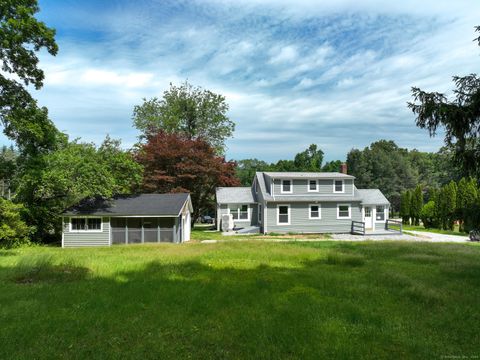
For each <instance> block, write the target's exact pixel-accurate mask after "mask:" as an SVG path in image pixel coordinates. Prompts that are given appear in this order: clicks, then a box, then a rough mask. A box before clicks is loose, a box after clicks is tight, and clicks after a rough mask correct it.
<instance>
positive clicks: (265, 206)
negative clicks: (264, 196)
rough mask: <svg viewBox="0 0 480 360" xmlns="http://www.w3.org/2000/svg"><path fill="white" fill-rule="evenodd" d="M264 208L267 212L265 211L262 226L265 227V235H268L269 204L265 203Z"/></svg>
mask: <svg viewBox="0 0 480 360" xmlns="http://www.w3.org/2000/svg"><path fill="white" fill-rule="evenodd" d="M263 208H264V209H265V210H263V219H264V220H263V223H262V225H263V233H264V234H266V233H267V225H268V202H267V201H265V202H264V203H263Z"/></svg>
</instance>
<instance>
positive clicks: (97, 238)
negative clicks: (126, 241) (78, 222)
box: [63, 217, 110, 247]
mask: <svg viewBox="0 0 480 360" xmlns="http://www.w3.org/2000/svg"><path fill="white" fill-rule="evenodd" d="M102 226H103V228H102V231H101V232H96V231H91V232H90V231H84V232H81V231H70V217H65V218H64V224H63V246H64V247H82V246H110V218H108V217H104V218H102Z"/></svg>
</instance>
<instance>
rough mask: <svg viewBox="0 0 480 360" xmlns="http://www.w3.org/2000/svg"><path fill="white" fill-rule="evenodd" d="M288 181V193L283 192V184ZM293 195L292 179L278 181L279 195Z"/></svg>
mask: <svg viewBox="0 0 480 360" xmlns="http://www.w3.org/2000/svg"><path fill="white" fill-rule="evenodd" d="M284 181H290V191H284V190H283V182H284ZM292 193H293V180H292V179H282V180H280V194H292Z"/></svg>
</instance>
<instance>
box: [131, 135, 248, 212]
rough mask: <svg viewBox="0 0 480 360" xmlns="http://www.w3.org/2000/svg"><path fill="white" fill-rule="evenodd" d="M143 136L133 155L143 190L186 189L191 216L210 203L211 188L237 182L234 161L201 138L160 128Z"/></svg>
mask: <svg viewBox="0 0 480 360" xmlns="http://www.w3.org/2000/svg"><path fill="white" fill-rule="evenodd" d="M146 140H147V141H146V143H145V144H142V145H141V146H140V148H139V149H138V152H137V155H136V156H137V160H138V162H139V163H140V164H142V165H143V167H144V174H143V191H145V192H148V193H170V192H189V193H190V196H191V198H192V203H193V214H192V215H193V217H192V220H195V219H197V218H198V217H199V216H200V214H202V213H205V211H207V210H208V209H211V208H212V207H213V206H214V203H215V188H217V187H219V186H238V185H240V182H239V180H238V179H237V177H236V176H235V167H236V163H235V162H234V161H225V158H224V157H222V156H218V155H216V154H215V149H213V148H212V147H211V146H210V145H209V144H208V143H207V142H206V141H204V140H202V139H190V138H188V137H187V136H185V135H181V134H167V133H165V132H163V131H160V132H158V133H156V134H151V135H148V136H147V139H146Z"/></svg>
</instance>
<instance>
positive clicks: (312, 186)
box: [308, 180, 318, 192]
mask: <svg viewBox="0 0 480 360" xmlns="http://www.w3.org/2000/svg"><path fill="white" fill-rule="evenodd" d="M317 191H318V180H308V192H317Z"/></svg>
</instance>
